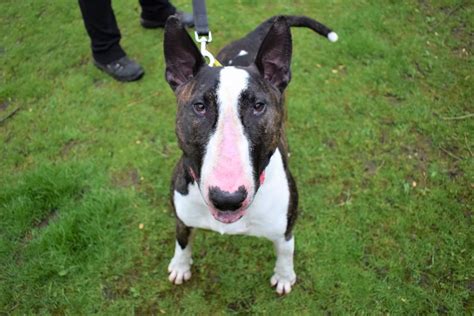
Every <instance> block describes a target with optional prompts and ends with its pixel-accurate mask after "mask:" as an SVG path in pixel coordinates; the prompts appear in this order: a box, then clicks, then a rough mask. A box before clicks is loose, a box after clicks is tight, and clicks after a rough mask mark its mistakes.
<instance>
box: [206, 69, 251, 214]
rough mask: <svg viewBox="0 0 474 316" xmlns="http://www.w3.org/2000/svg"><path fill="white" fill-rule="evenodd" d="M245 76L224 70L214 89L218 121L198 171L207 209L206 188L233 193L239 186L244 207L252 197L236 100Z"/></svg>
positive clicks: (247, 152) (246, 146)
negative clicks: (244, 191) (215, 90)
mask: <svg viewBox="0 0 474 316" xmlns="http://www.w3.org/2000/svg"><path fill="white" fill-rule="evenodd" d="M248 78H249V74H248V72H246V71H245V70H242V69H237V68H234V67H224V68H223V69H222V70H221V72H220V78H219V86H218V89H217V106H218V120H217V125H216V130H215V132H214V133H213V134H212V135H211V137H210V139H209V142H208V144H207V146H206V153H205V155H204V161H203V165H202V170H201V192H202V194H203V197H204V199H205V201H206V202H207V203H208V205H209V206H212V203H210V201H209V188H211V187H217V188H219V189H220V190H221V191H226V192H229V193H233V192H235V191H238V189H239V187H241V186H243V187H244V188H245V190H246V191H247V198H246V199H245V201H244V202H243V204H242V209H245V208H247V207H248V205H249V204H250V202H251V201H252V198H253V195H254V191H255V188H254V181H253V173H252V165H251V163H250V144H249V141H248V139H247V137H246V136H245V134H244V127H243V126H242V122H241V120H240V117H239V99H240V95H241V93H242V92H243V91H244V90H245V89H246V88H247V84H248Z"/></svg>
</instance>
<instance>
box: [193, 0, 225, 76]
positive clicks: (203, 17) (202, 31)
mask: <svg viewBox="0 0 474 316" xmlns="http://www.w3.org/2000/svg"><path fill="white" fill-rule="evenodd" d="M193 16H194V29H195V31H194V38H195V39H196V42H198V43H200V44H201V54H202V56H203V57H204V58H206V57H207V59H209V66H211V67H222V65H221V63H220V62H219V61H218V60H217V59H216V58H215V57H214V55H212V53H211V52H210V51H208V50H207V47H206V46H207V44H208V43H211V42H212V33H211V31H210V30H209V24H208V23H207V11H206V0H193Z"/></svg>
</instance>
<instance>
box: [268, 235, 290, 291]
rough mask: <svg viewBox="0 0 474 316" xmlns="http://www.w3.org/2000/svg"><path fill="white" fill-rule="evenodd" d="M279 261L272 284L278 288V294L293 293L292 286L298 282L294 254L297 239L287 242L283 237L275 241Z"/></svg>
mask: <svg viewBox="0 0 474 316" xmlns="http://www.w3.org/2000/svg"><path fill="white" fill-rule="evenodd" d="M273 244H274V246H275V252H276V255H277V260H276V264H275V269H274V272H275V274H273V276H272V278H271V279H270V282H271V284H272V286H276V291H277V293H278V294H280V295H283V294H288V293H290V291H291V286H292V285H293V284H295V282H296V274H295V270H294V269H293V253H294V249H295V238H294V237H293V236H291V239H289V240H287V239H286V238H285V237H281V238H279V239H277V240H274V241H273Z"/></svg>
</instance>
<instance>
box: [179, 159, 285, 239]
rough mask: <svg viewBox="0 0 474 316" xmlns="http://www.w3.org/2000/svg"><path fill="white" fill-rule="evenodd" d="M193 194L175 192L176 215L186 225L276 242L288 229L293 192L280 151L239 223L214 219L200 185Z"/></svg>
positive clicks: (271, 161)
mask: <svg viewBox="0 0 474 316" xmlns="http://www.w3.org/2000/svg"><path fill="white" fill-rule="evenodd" d="M188 190H189V193H188V194H187V195H182V194H180V193H179V192H177V191H175V192H174V197H173V198H174V204H175V207H176V213H177V215H178V217H179V219H180V220H181V221H183V223H184V224H185V225H186V226H190V227H195V228H202V229H210V230H213V231H216V232H219V233H221V234H242V235H251V236H260V237H266V238H269V239H275V238H279V237H281V236H282V235H283V234H284V233H285V231H286V226H287V213H288V203H289V200H290V192H289V187H288V180H287V178H286V174H285V169H284V167H283V161H282V157H281V154H280V152H279V151H278V150H277V151H276V152H275V153H274V154H273V156H272V158H271V159H270V163H269V164H268V166H267V168H266V169H265V182H264V183H263V185H262V186H261V187H260V189H259V190H258V192H257V194H256V195H255V198H254V200H253V202H252V204H251V205H250V207H249V208H248V209H247V211H246V214H245V215H244V216H243V217H242V218H241V219H240V220H238V221H237V222H235V223H231V224H224V223H221V222H219V221H217V220H215V219H214V217H213V216H212V215H211V212H210V211H209V210H208V208H207V205H206V203H205V202H204V200H203V198H202V196H201V192H200V191H199V187H198V185H197V184H196V183H194V184H190V185H189V187H188Z"/></svg>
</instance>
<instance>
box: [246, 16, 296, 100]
mask: <svg viewBox="0 0 474 316" xmlns="http://www.w3.org/2000/svg"><path fill="white" fill-rule="evenodd" d="M291 50H292V42H291V32H290V27H289V25H288V23H287V21H286V18H285V17H283V16H279V17H277V18H276V19H275V21H274V23H273V25H272V26H271V27H270V30H269V31H268V33H267V35H266V36H265V38H264V40H263V41H262V44H261V45H260V49H259V51H258V53H257V57H256V59H255V65H256V66H257V68H258V70H259V71H260V73H261V74H262V76H263V77H264V78H265V79H267V80H268V81H270V82H271V83H272V84H273V85H274V86H275V87H277V88H278V89H279V90H280V91H281V92H283V90H284V89H285V88H286V86H287V85H288V83H289V82H290V79H291V71H290V65H291Z"/></svg>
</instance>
